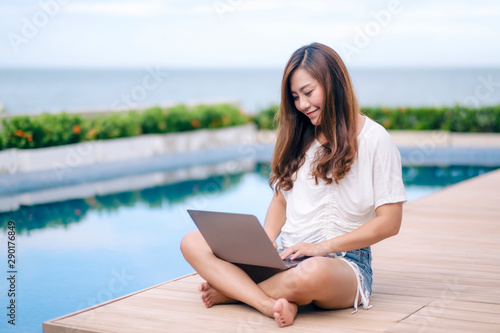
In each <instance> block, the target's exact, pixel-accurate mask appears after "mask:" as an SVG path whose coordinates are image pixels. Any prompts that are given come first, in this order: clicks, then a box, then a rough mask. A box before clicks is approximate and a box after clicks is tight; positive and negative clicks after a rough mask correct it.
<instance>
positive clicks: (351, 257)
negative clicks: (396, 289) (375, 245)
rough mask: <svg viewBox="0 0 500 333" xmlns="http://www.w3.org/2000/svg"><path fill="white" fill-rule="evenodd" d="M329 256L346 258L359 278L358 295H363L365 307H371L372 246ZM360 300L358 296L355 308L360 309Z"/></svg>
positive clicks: (362, 300)
mask: <svg viewBox="0 0 500 333" xmlns="http://www.w3.org/2000/svg"><path fill="white" fill-rule="evenodd" d="M327 256H328V257H333V258H338V259H342V260H345V261H346V262H347V263H348V264H349V266H351V268H352V269H353V270H354V274H356V278H357V280H358V295H359V294H360V296H361V304H363V308H364V309H369V308H370V307H371V306H370V305H369V302H370V301H369V298H370V295H371V293H372V284H373V272H372V253H371V248H370V247H369V246H368V247H365V248H362V249H359V250H353V251H347V252H342V253H336V254H334V253H330V254H328V255H327ZM358 304H359V300H358V297H356V300H355V301H354V308H355V311H354V312H356V311H357V310H358Z"/></svg>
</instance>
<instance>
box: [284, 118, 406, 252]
mask: <svg viewBox="0 0 500 333" xmlns="http://www.w3.org/2000/svg"><path fill="white" fill-rule="evenodd" d="M320 147H321V144H320V143H319V142H318V141H317V140H314V142H313V143H312V144H311V146H310V147H309V149H308V151H307V152H306V156H305V161H304V164H303V165H302V167H301V168H300V169H299V170H298V171H297V172H296V173H295V174H294V175H293V177H292V179H293V180H294V183H293V188H292V189H291V190H289V191H282V193H283V196H284V197H285V200H286V203H287V205H286V222H285V225H284V226H283V228H282V230H281V244H282V245H283V246H284V247H289V246H292V245H294V244H297V243H299V242H308V243H318V242H322V241H325V240H327V239H331V238H333V237H336V236H340V235H343V234H346V233H348V232H350V231H353V230H354V229H356V228H358V227H360V226H362V225H363V224H364V223H366V222H367V221H368V220H371V219H372V218H374V217H375V209H376V208H377V207H379V206H381V205H384V204H387V203H396V202H406V192H405V188H404V184H403V179H402V175H401V156H400V154H399V151H398V149H397V147H396V145H395V144H394V142H393V141H392V138H391V136H390V135H389V133H387V131H386V130H385V128H383V127H382V126H381V125H379V124H378V123H376V122H375V121H373V120H371V119H370V118H368V117H366V119H365V123H364V125H363V128H362V130H361V132H360V133H359V135H358V156H357V158H356V159H355V160H354V162H353V164H352V166H351V170H350V171H349V172H348V173H347V175H346V176H345V177H344V178H343V179H341V180H340V181H339V183H338V184H336V183H335V182H333V183H332V184H330V185H328V184H326V182H325V181H324V180H323V179H321V178H318V185H316V183H315V180H314V177H313V176H312V173H311V172H312V169H311V162H312V161H313V160H314V155H315V152H316V150H317V149H318V148H320Z"/></svg>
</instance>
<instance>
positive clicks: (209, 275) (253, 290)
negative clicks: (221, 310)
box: [181, 231, 276, 317]
mask: <svg viewBox="0 0 500 333" xmlns="http://www.w3.org/2000/svg"><path fill="white" fill-rule="evenodd" d="M181 250H182V254H183V255H184V258H186V260H187V261H188V262H189V264H190V265H191V266H192V267H193V268H194V269H195V270H196V272H198V274H200V276H201V277H202V278H203V279H205V280H206V281H207V282H208V283H209V284H210V285H211V286H212V287H214V288H215V289H216V290H218V291H219V292H221V293H222V294H223V295H226V296H227V297H229V298H232V299H235V300H238V301H241V302H244V303H246V304H248V305H250V306H252V307H254V308H256V309H257V310H259V311H260V312H262V313H263V314H265V315H267V316H269V317H273V315H274V304H275V303H276V300H275V299H273V298H271V297H269V296H268V295H266V294H265V293H264V292H263V291H262V289H260V288H259V287H258V286H257V285H256V284H255V283H254V282H253V280H252V279H250V277H248V275H247V274H246V273H245V272H244V271H243V270H242V269H240V268H239V267H237V266H236V265H233V264H231V263H229V262H227V261H224V260H221V259H219V258H217V257H216V256H215V255H214V254H213V252H212V251H211V250H210V247H209V246H208V245H207V243H206V241H205V239H204V238H203V236H201V234H200V233H199V231H191V232H189V233H188V234H187V235H186V236H184V238H183V239H182V241H181Z"/></svg>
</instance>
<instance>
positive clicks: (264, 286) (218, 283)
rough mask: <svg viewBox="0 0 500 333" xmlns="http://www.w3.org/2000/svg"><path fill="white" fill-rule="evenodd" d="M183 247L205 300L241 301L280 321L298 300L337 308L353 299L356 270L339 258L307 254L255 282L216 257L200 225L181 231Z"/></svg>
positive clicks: (288, 320)
mask: <svg viewBox="0 0 500 333" xmlns="http://www.w3.org/2000/svg"><path fill="white" fill-rule="evenodd" d="M181 250H182V253H183V255H184V257H185V258H186V260H187V261H188V262H189V264H190V265H191V266H192V267H193V268H194V269H195V270H196V271H197V272H198V274H200V276H201V277H202V278H203V279H205V280H206V281H207V283H202V284H201V285H200V287H199V289H200V291H201V292H202V300H203V302H204V303H205V305H207V306H211V305H215V304H219V303H226V302H234V301H241V302H244V303H246V304H248V305H250V306H252V307H254V308H255V309H257V310H258V311H260V312H261V313H263V314H265V315H267V316H269V317H271V318H275V320H276V322H277V323H278V325H279V326H280V327H283V326H288V325H291V324H292V323H293V320H294V318H295V315H296V313H297V305H304V304H309V303H311V302H313V303H314V304H316V305H317V306H319V307H322V308H326V309H338V308H346V307H350V306H352V305H353V304H354V299H355V296H356V290H357V285H356V283H357V281H356V276H355V274H354V272H353V271H352V269H351V268H350V267H349V265H348V264H347V263H345V262H344V261H342V260H334V259H332V258H326V257H314V258H310V259H307V260H304V261H303V262H301V263H300V264H299V265H298V266H297V267H295V268H292V269H289V270H286V271H283V272H280V273H278V274H276V275H274V276H272V277H271V278H269V279H267V280H265V281H263V282H261V283H259V284H255V283H254V282H253V280H252V279H250V278H249V277H248V275H247V274H246V273H245V272H244V271H243V270H241V269H240V268H239V267H237V266H236V265H233V264H231V263H229V262H227V261H224V260H221V259H219V258H217V257H216V256H215V255H214V254H213V253H212V251H211V250H210V247H209V246H208V245H207V243H206V242H205V239H204V238H203V236H201V234H200V233H199V231H191V232H190V233H188V234H187V235H186V236H184V238H183V239H182V242H181Z"/></svg>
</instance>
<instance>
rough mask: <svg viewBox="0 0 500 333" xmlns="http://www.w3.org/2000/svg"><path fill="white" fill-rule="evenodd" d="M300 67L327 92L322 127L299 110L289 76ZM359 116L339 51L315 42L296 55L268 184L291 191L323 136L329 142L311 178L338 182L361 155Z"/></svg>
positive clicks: (279, 118)
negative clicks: (311, 148) (308, 153)
mask: <svg viewBox="0 0 500 333" xmlns="http://www.w3.org/2000/svg"><path fill="white" fill-rule="evenodd" d="M297 68H303V69H304V70H306V71H307V72H308V73H309V74H310V75H311V76H312V77H314V78H315V79H316V80H318V81H319V83H320V84H321V86H322V88H323V89H324V92H325V93H324V95H325V100H324V103H323V109H322V113H321V116H320V123H319V124H318V126H314V125H313V124H312V123H311V121H310V120H309V118H308V117H307V116H306V115H304V114H303V113H302V112H300V111H298V110H297V109H296V108H295V104H294V101H293V97H292V94H291V88H290V78H291V76H292V74H293V73H294V72H295V70H296V69H297ZM359 112H360V111H359V107H358V102H357V99H356V96H355V94H354V90H353V87H352V84H351V79H350V77H349V73H348V72H347V68H346V67H345V65H344V62H343V61H342V59H341V58H340V56H339V55H338V54H337V53H336V52H335V51H334V50H332V49H331V48H330V47H328V46H326V45H323V44H320V43H312V44H309V45H305V46H303V47H301V48H299V49H298V50H297V51H295V52H294V53H293V54H292V56H291V57H290V60H288V63H287V64H286V67H285V70H284V72H283V80H282V83H281V103H280V107H279V109H278V112H277V113H276V119H275V120H276V121H277V122H278V129H277V141H276V146H275V148H274V153H273V158H272V162H271V168H272V171H271V177H270V179H269V185H271V187H275V190H276V191H279V190H285V191H288V190H290V189H292V187H293V180H292V176H293V174H294V173H295V172H296V171H297V170H298V169H299V168H300V167H301V166H302V164H303V163H304V157H305V152H306V151H307V149H308V148H309V146H310V145H311V143H312V142H313V140H314V138H315V137H316V136H317V135H318V134H319V132H321V133H323V135H324V136H325V138H326V143H324V144H323V149H322V150H321V152H320V153H319V154H318V155H317V156H316V157H315V162H314V164H313V165H314V167H313V173H312V174H313V175H314V177H315V180H316V183H318V177H320V178H322V179H324V180H325V182H326V183H327V184H331V183H332V182H333V181H335V182H336V183H338V181H339V180H341V179H342V178H343V177H344V176H345V175H346V174H347V173H348V172H349V170H350V169H351V165H352V163H353V162H354V159H355V157H356V154H357V151H358V141H357V136H356V115H357V114H358V113H359Z"/></svg>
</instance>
